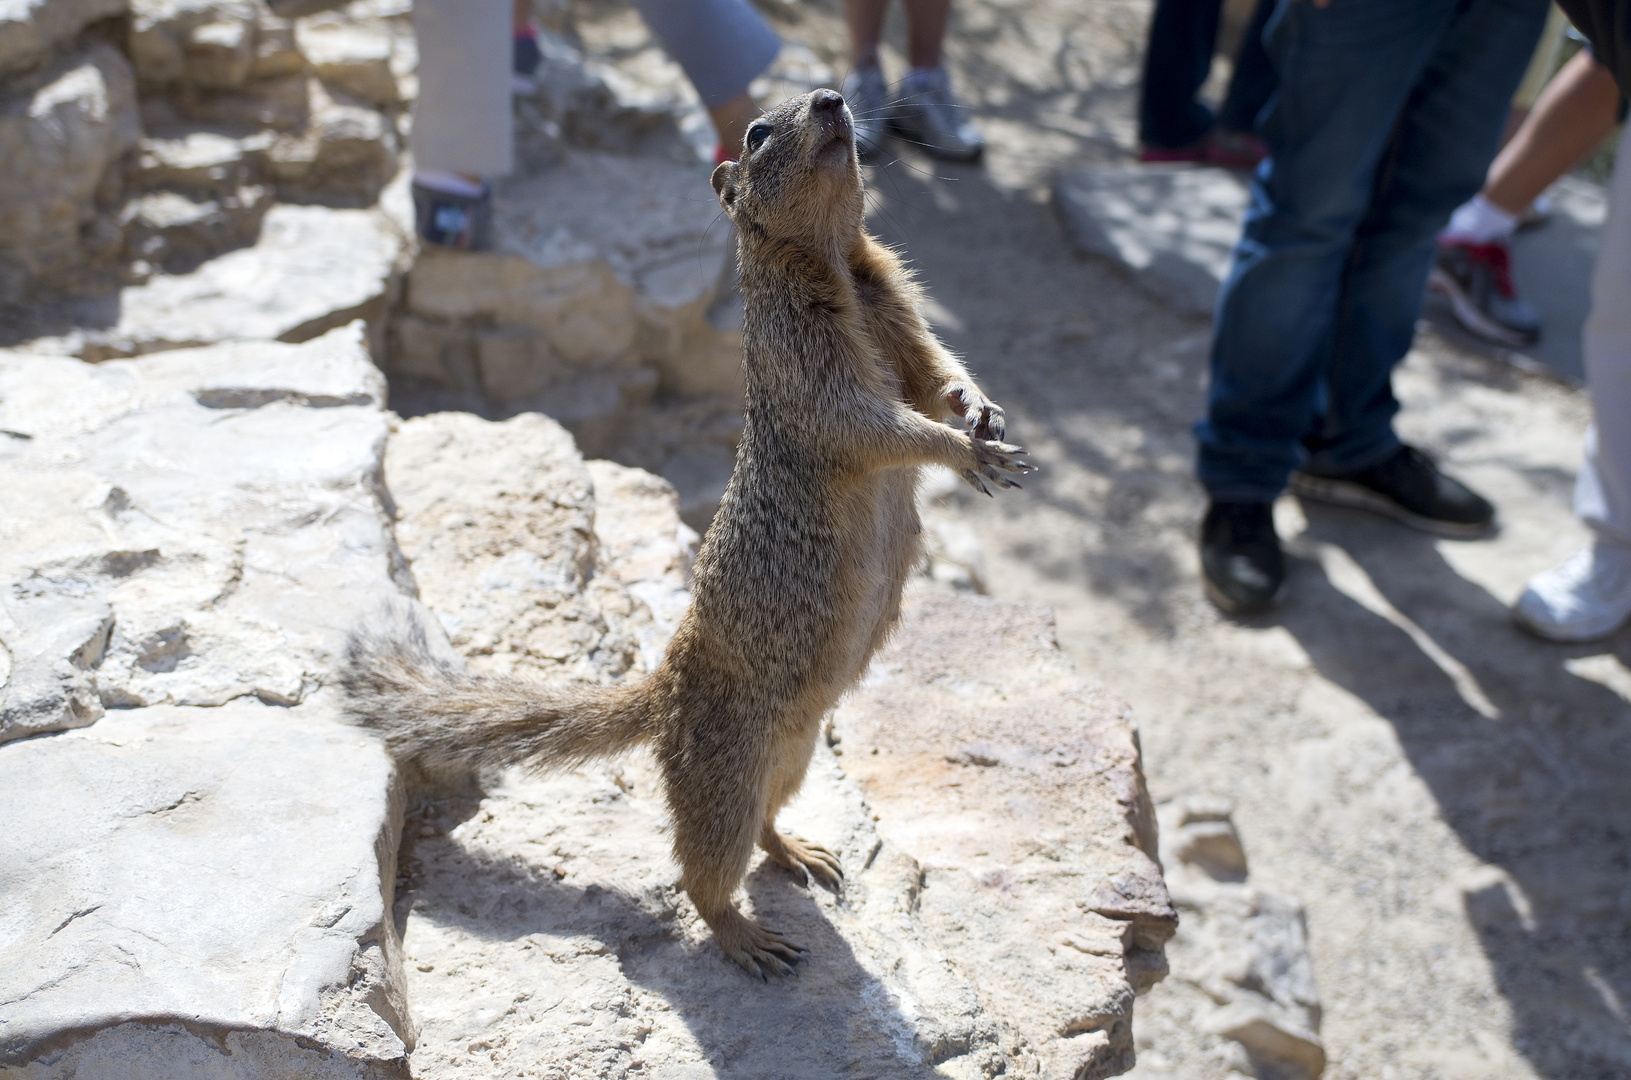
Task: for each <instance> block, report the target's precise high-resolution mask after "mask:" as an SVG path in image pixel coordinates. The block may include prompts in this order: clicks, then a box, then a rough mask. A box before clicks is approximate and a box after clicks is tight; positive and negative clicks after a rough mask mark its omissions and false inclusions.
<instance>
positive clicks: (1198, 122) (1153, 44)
mask: <svg viewBox="0 0 1631 1080" xmlns="http://www.w3.org/2000/svg"><path fill="white" fill-rule="evenodd" d="M1222 8H1223V0H1156V4H1155V13H1154V14H1153V15H1152V16H1151V17H1150V40H1149V46H1148V48H1147V49H1146V50H1145V53H1144V85H1143V88H1142V90H1141V91H1140V95H1139V100H1138V141H1139V142H1141V143H1143V144H1144V145H1145V146H1158V147H1161V148H1163V149H1167V150H1175V149H1177V148H1179V147H1182V146H1188V145H1190V144H1191V143H1193V142H1196V141H1198V140H1199V139H1200V137H1201V136H1202V135H1205V134H1206V133H1207V131H1209V130H1210V129H1211V127H1212V110H1210V109H1208V108H1207V107H1206V106H1205V105H1202V104H1201V103H1200V102H1199V101H1197V100H1196V99H1195V95H1196V94H1198V93H1200V89H1201V85H1202V84H1203V83H1205V82H1206V75H1207V72H1209V71H1210V70H1211V69H1212V50H1213V49H1214V48H1216V47H1217V40H1218V14H1219V12H1220V11H1221V10H1222Z"/></svg>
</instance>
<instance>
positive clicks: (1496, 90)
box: [1304, 0, 1546, 474]
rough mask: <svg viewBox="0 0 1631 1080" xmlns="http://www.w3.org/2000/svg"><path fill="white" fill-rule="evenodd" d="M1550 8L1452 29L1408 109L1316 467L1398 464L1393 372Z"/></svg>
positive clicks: (1382, 175) (1331, 365)
mask: <svg viewBox="0 0 1631 1080" xmlns="http://www.w3.org/2000/svg"><path fill="white" fill-rule="evenodd" d="M1545 19H1546V4H1545V3H1544V0H1481V2H1478V3H1473V4H1471V5H1469V6H1468V8H1467V9H1466V11H1465V12H1464V13H1462V14H1461V15H1460V16H1458V17H1457V18H1456V19H1454V20H1453V21H1452V22H1451V23H1450V25H1449V27H1448V28H1447V29H1446V31H1445V34H1444V37H1443V39H1442V40H1441V41H1440V43H1439V47H1438V49H1437V50H1436V51H1435V52H1434V54H1433V58H1432V60H1431V61H1429V63H1428V65H1427V68H1426V70H1424V71H1423V72H1422V74H1421V77H1420V79H1419V80H1418V81H1417V83H1416V87H1415V89H1414V90H1413V91H1412V93H1411V96H1410V99H1409V100H1408V101H1407V102H1406V104H1405V110H1404V115H1403V116H1402V117H1401V118H1400V120H1399V125H1398V128H1397V129H1396V130H1395V132H1394V137H1393V140H1392V142H1391V143H1390V144H1389V147H1388V152H1387V154H1386V155H1385V156H1384V158H1383V160H1382V163H1381V167H1380V169H1379V170H1378V172H1377V177H1376V188H1375V191H1374V193H1373V195H1372V196H1371V205H1370V210H1369V212H1368V213H1367V214H1366V215H1365V218H1364V220H1363V221H1361V222H1360V224H1359V228H1358V229H1357V230H1356V232H1355V235H1354V241H1353V246H1352V249H1351V251H1350V253H1349V257H1348V265H1347V268H1346V273H1345V275H1344V280H1343V287H1342V302H1341V305H1340V307H1339V308H1338V312H1337V323H1336V334H1335V339H1334V343H1333V346H1332V350H1331V355H1330V359H1329V360H1328V362H1327V368H1326V372H1325V388H1326V392H1325V400H1324V410H1323V412H1322V414H1321V415H1320V417H1319V419H1318V421H1317V424H1316V426H1315V428H1314V430H1313V431H1312V432H1311V434H1310V435H1309V436H1308V437H1307V438H1306V439H1305V440H1304V446H1305V449H1306V450H1307V452H1308V464H1309V466H1310V467H1312V468H1315V469H1318V470H1319V471H1321V472H1326V473H1331V474H1342V473H1352V472H1357V471H1359V470H1361V469H1364V468H1366V467H1368V466H1370V465H1372V464H1375V463H1376V462H1377V461H1380V460H1381V459H1383V458H1385V457H1386V456H1387V455H1389V454H1391V453H1392V452H1393V450H1394V449H1395V448H1396V447H1397V446H1398V444H1399V440H1398V438H1397V436H1395V435H1394V434H1393V427H1392V420H1393V416H1394V414H1395V413H1397V412H1398V409H1399V405H1398V402H1397V401H1396V400H1395V399H1394V396H1393V389H1392V372H1393V368H1394V367H1395V366H1396V365H1397V364H1398V362H1399V361H1400V360H1402V359H1404V355H1405V353H1407V352H1409V350H1410V342H1411V339H1412V338H1413V337H1414V336H1415V329H1416V320H1417V319H1418V318H1419V317H1420V316H1421V304H1422V297H1423V294H1424V291H1425V288H1426V285H1427V275H1428V272H1429V270H1430V269H1431V268H1432V264H1433V253H1434V249H1435V238H1436V237H1437V235H1438V232H1439V230H1441V229H1442V228H1444V225H1445V223H1446V222H1448V221H1449V219H1450V214H1451V213H1452V212H1453V211H1454V210H1455V208H1456V207H1457V206H1460V205H1461V204H1462V203H1463V202H1465V201H1466V200H1467V199H1470V198H1471V197H1472V196H1473V194H1474V193H1476V192H1477V191H1478V189H1479V188H1480V187H1481V186H1482V185H1483V182H1484V175H1485V172H1486V170H1487V169H1488V167H1489V163H1490V161H1491V159H1492V158H1494V156H1495V151H1496V149H1497V147H1498V146H1499V143H1500V135H1501V128H1502V125H1503V123H1504V122H1505V120H1506V114H1507V108H1508V103H1509V102H1510V101H1511V100H1512V95H1513V93H1514V92H1516V90H1517V88H1518V83H1519V81H1520V80H1521V79H1522V78H1523V73H1524V69H1525V68H1526V66H1527V63H1528V57H1529V56H1530V54H1531V53H1532V52H1533V51H1534V48H1535V41H1536V39H1537V38H1538V37H1539V35H1540V30H1541V26H1542V25H1543V24H1544V22H1545Z"/></svg>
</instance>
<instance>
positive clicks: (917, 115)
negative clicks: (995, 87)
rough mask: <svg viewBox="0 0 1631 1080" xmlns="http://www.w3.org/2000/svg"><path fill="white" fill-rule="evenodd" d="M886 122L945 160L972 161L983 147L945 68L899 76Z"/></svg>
mask: <svg viewBox="0 0 1631 1080" xmlns="http://www.w3.org/2000/svg"><path fill="white" fill-rule="evenodd" d="M889 126H890V128H892V129H893V130H894V132H895V134H897V135H899V136H900V137H901V138H903V139H910V140H911V141H913V142H915V143H917V144H918V145H920V146H922V147H923V149H924V150H927V151H928V152H929V153H931V154H933V155H934V156H935V157H939V158H945V159H947V160H948V161H973V160H975V159H976V158H978V157H979V156H980V155H981V154H982V153H984V151H985V140H984V139H983V138H981V137H980V133H979V132H978V131H975V130H974V124H973V123H972V122H971V121H970V120H969V113H968V108H967V106H965V105H962V104H960V103H959V102H958V100H957V99H956V98H955V97H954V96H952V92H951V80H949V79H948V78H947V77H946V69H945V68H933V69H931V70H929V71H919V72H914V73H912V74H910V75H908V76H906V78H904V79H902V80H901V84H900V92H899V96H898V98H897V100H896V102H895V108H894V109H893V110H892V114H891V116H890V119H889Z"/></svg>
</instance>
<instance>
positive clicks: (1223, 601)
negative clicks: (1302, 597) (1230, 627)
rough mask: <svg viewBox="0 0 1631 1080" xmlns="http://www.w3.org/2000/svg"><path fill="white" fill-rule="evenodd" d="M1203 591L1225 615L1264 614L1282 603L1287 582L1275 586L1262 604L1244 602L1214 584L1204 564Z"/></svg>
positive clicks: (1202, 573)
mask: <svg viewBox="0 0 1631 1080" xmlns="http://www.w3.org/2000/svg"><path fill="white" fill-rule="evenodd" d="M1201 591H1202V592H1204V593H1205V594H1206V598H1207V599H1208V600H1210V601H1212V604H1213V606H1214V607H1216V608H1217V609H1218V610H1219V611H1221V612H1223V613H1224V614H1225V615H1238V616H1247V615H1262V614H1263V613H1265V612H1267V611H1270V610H1272V609H1274V608H1276V607H1278V606H1279V605H1280V601H1281V600H1282V599H1283V598H1284V597H1285V595H1286V583H1285V582H1284V581H1282V582H1280V584H1279V585H1278V586H1276V587H1275V590H1274V595H1272V596H1270V597H1269V598H1268V599H1267V600H1265V601H1264V602H1263V603H1261V604H1242V603H1241V602H1240V601H1239V600H1236V599H1234V598H1233V597H1231V596H1229V595H1228V594H1227V593H1225V592H1224V591H1223V590H1222V589H1220V588H1218V587H1217V586H1216V585H1214V584H1213V583H1212V579H1211V578H1209V577H1207V576H1206V567H1204V566H1203V567H1201Z"/></svg>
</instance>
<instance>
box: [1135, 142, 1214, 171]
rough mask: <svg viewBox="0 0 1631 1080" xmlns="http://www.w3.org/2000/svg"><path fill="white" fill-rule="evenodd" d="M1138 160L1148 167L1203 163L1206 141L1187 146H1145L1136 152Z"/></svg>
mask: <svg viewBox="0 0 1631 1080" xmlns="http://www.w3.org/2000/svg"><path fill="white" fill-rule="evenodd" d="M1138 160H1139V161H1142V162H1144V163H1146V164H1150V165H1156V164H1173V163H1177V162H1201V161H1205V160H1207V157H1206V140H1205V139H1202V140H1201V141H1200V142H1198V143H1191V144H1190V145H1188V146H1146V147H1144V148H1143V149H1142V150H1140V151H1139V152H1138Z"/></svg>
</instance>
